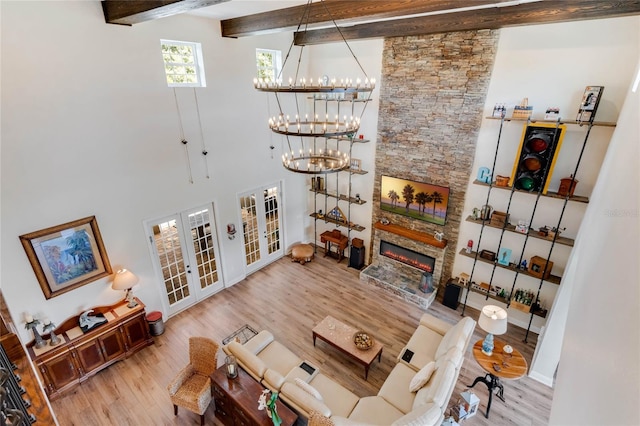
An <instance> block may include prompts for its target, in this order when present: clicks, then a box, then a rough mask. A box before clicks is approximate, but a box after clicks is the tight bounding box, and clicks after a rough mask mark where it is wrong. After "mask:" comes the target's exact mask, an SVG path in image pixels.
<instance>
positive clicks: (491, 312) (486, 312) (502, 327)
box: [478, 305, 507, 335]
mask: <svg viewBox="0 0 640 426" xmlns="http://www.w3.org/2000/svg"><path fill="white" fill-rule="evenodd" d="M478 325H479V326H480V328H482V329H483V330H484V331H486V332H487V333H490V334H494V335H500V334H504V333H506V332H507V311H505V310H504V309H502V308H501V307H500V306H494V305H487V306H484V307H483V308H482V311H481V312H480V318H479V319H478Z"/></svg>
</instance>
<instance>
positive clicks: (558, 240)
mask: <svg viewBox="0 0 640 426" xmlns="http://www.w3.org/2000/svg"><path fill="white" fill-rule="evenodd" d="M466 221H467V222H471V223H476V224H478V225H482V224H483V222H484V226H488V227H490V228H495V229H502V226H498V225H492V224H491V221H490V220H482V219H474V218H473V217H472V216H467V219H466ZM504 230H505V231H509V232H513V233H514V234H518V235H525V234H523V233H522V232H518V231H516V227H515V226H514V225H511V224H508V225H507V226H506V227H505V228H504ZM528 234H529V237H531V238H537V239H539V240H545V241H553V238H549V237H543V236H542V235H539V234H538V232H537V231H535V230H533V229H529V233H528ZM574 243H575V240H573V239H572V238H565V237H558V238H556V244H562V245H565V246H569V247H573V244H574Z"/></svg>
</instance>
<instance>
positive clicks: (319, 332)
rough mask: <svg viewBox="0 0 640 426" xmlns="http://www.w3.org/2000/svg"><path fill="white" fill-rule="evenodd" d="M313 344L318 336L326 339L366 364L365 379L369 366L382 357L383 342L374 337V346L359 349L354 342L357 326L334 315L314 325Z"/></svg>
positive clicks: (330, 343)
mask: <svg viewBox="0 0 640 426" xmlns="http://www.w3.org/2000/svg"><path fill="white" fill-rule="evenodd" d="M312 331H313V346H315V345H316V337H319V338H320V340H324V341H325V342H327V343H328V344H329V345H331V346H333V347H334V348H337V349H339V350H340V351H341V352H343V353H345V354H347V355H348V356H349V357H351V358H353V359H354V360H356V361H357V362H359V363H360V364H362V365H364V379H365V380H367V376H368V375H369V367H370V366H371V364H372V363H373V360H374V359H376V357H378V362H380V359H381V358H382V344H381V343H379V342H378V341H377V340H375V338H374V343H373V346H372V347H371V348H370V349H367V350H362V349H358V348H357V347H356V345H355V343H353V335H354V334H355V333H356V331H359V330H358V329H356V328H353V327H351V326H350V325H347V324H345V323H343V322H341V321H338V320H337V319H335V318H333V317H332V316H327V317H326V318H325V319H323V320H322V321H320V322H319V323H318V325H316V326H315V327H313V330H312Z"/></svg>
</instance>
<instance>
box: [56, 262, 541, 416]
mask: <svg viewBox="0 0 640 426" xmlns="http://www.w3.org/2000/svg"><path fill="white" fill-rule="evenodd" d="M429 312H430V313H431V314H433V315H435V316H437V317H440V318H442V319H444V320H446V321H449V322H452V323H453V322H456V321H458V320H459V319H460V309H458V311H457V312H456V311H454V310H452V309H450V308H447V307H445V306H443V305H442V304H441V303H440V302H438V301H436V302H434V303H433V305H432V306H431V307H430V308H429ZM422 314H423V311H422V310H421V309H420V308H418V307H417V306H414V305H412V304H409V303H407V302H404V301H403V300H400V299H397V298H395V297H394V296H392V295H390V294H388V293H386V292H384V291H383V290H381V289H378V288H376V287H374V286H371V285H368V284H364V283H362V282H360V280H359V271H357V270H355V269H352V268H347V261H342V263H340V264H338V263H336V261H335V260H334V259H331V258H323V257H322V255H321V254H320V255H319V256H316V258H315V260H314V261H312V262H311V263H307V264H305V265H304V266H303V265H300V264H298V263H294V262H291V260H290V259H289V258H288V257H285V258H283V259H280V260H279V261H277V262H275V263H273V264H272V265H269V266H267V267H266V268H264V269H262V270H260V271H258V272H256V273H254V274H252V275H251V276H249V277H248V278H247V279H245V280H244V281H242V282H240V283H238V284H237V285H235V286H233V287H231V288H229V289H225V290H223V291H221V292H219V293H217V294H215V295H213V296H211V297H209V298H208V299H207V300H205V301H203V302H201V303H199V304H198V305H196V306H194V307H192V308H190V309H188V310H186V311H184V312H182V313H180V314H178V315H176V316H174V317H172V318H171V319H169V320H167V321H166V322H165V329H166V331H165V333H164V334H163V335H161V336H158V337H156V343H155V345H152V346H150V347H148V348H146V349H144V350H142V351H140V352H139V353H137V354H135V355H134V356H132V357H130V358H128V359H126V360H124V361H122V362H119V363H117V364H115V365H113V366H111V367H109V368H108V369H106V370H104V371H102V372H100V373H99V374H97V375H96V376H94V377H93V378H91V379H90V380H88V381H86V382H84V383H83V384H82V385H80V386H78V387H77V388H76V389H75V390H73V391H71V392H70V393H68V394H67V395H66V396H64V397H63V398H60V399H58V400H56V401H54V402H53V403H52V406H53V410H54V412H55V414H56V416H57V418H58V421H59V423H60V425H62V426H68V425H82V426H84V425H89V424H91V425H188V424H199V421H200V418H199V416H198V415H196V414H194V413H191V412H188V411H186V410H180V412H179V414H178V416H177V417H176V416H174V415H173V406H172V405H171V402H170V400H169V396H168V393H167V391H166V385H167V384H168V383H169V382H170V381H171V380H172V379H173V377H174V376H175V374H176V373H177V372H178V371H179V370H180V369H181V368H182V367H183V366H184V365H185V364H186V363H187V362H188V338H189V337H190V336H208V337H211V338H213V339H214V340H216V341H219V342H221V341H222V339H223V338H224V337H226V336H227V335H229V334H231V333H232V332H233V331H235V330H236V329H238V328H240V327H241V326H242V325H244V324H249V325H251V326H252V327H253V328H255V329H256V330H262V329H268V330H270V331H272V332H273V334H274V335H275V336H276V338H277V339H278V340H279V341H280V342H282V343H283V344H284V345H285V346H287V347H288V348H290V349H291V350H292V351H293V352H295V353H297V354H298V355H299V356H300V357H301V358H303V359H307V360H309V361H310V362H312V363H313V364H315V365H317V366H319V367H320V370H321V371H322V372H323V373H325V374H327V375H329V376H331V377H333V378H334V379H336V380H337V381H339V382H340V383H341V384H343V385H344V386H346V387H347V388H349V389H351V390H352V391H353V392H354V393H356V394H357V395H360V396H368V395H375V394H376V393H377V392H378V390H379V389H380V387H381V386H382V383H383V382H384V379H385V378H386V377H387V375H388V374H389V372H390V371H391V369H392V368H393V366H394V365H395V363H396V357H397V355H398V353H399V351H400V350H401V349H402V347H403V346H404V344H405V343H406V342H407V341H408V339H409V337H410V336H411V334H412V333H413V331H414V330H415V328H416V326H417V324H418V321H419V319H420V317H421V315H422ZM465 314H466V315H468V316H471V317H473V318H474V319H476V320H477V317H478V311H476V310H474V309H470V308H467V310H466V312H465ZM326 315H332V316H334V317H335V318H337V319H339V320H342V321H344V322H346V323H348V324H351V325H353V326H354V327H358V328H362V329H363V330H366V331H369V332H370V333H371V334H373V335H374V337H375V338H376V339H378V340H379V341H380V342H381V343H382V344H383V345H384V350H383V352H382V361H381V362H380V363H378V362H377V361H376V362H374V364H372V366H371V369H370V370H369V378H368V380H367V381H365V380H364V369H363V367H362V366H361V365H359V364H357V363H355V362H354V361H352V360H350V359H349V358H348V357H346V356H345V355H343V354H341V353H339V352H338V351H337V350H335V349H333V348H332V347H330V346H329V345H326V344H324V343H323V342H320V341H319V342H318V343H317V346H316V347H314V346H313V343H312V339H311V329H312V328H313V327H314V325H316V324H317V323H318V322H319V321H321V320H322V319H323V318H324V317H325V316H326ZM523 337H524V330H522V329H520V328H518V327H516V326H514V325H511V324H510V325H509V327H508V331H507V334H505V335H503V336H501V338H502V339H503V340H506V341H508V342H509V343H510V344H511V345H512V346H513V347H515V348H517V349H518V350H519V351H520V352H522V354H523V355H524V357H525V358H526V359H527V362H528V363H530V362H531V357H532V355H533V351H534V349H535V340H536V337H537V336H536V335H535V334H533V335H531V334H530V336H529V343H527V344H525V343H523V342H522V339H523ZM482 338H484V332H483V331H482V330H481V329H480V328H479V327H476V331H475V333H474V336H473V338H472V344H473V342H475V341H476V340H479V339H482ZM470 349H471V348H468V350H467V353H466V356H465V357H466V359H465V361H464V363H463V365H462V368H461V370H460V377H459V379H458V382H457V384H456V388H455V390H454V392H453V396H452V398H451V401H450V403H449V404H450V405H453V404H454V403H455V401H456V400H457V399H458V397H459V394H460V392H462V391H463V390H465V389H466V386H465V384H470V383H472V382H473V380H474V379H475V378H476V377H477V376H480V375H484V374H483V373H482V370H481V369H480V367H479V366H478V365H477V364H476V362H475V361H474V359H473V356H472V354H471V351H470ZM221 363H223V356H222V355H219V357H218V364H221ZM504 386H505V390H504V396H505V399H506V402H502V401H501V400H499V399H498V398H494V399H493V402H492V407H491V413H490V418H489V419H486V418H485V417H484V415H483V413H484V411H485V410H486V403H487V399H488V393H487V389H486V387H485V386H484V385H483V384H481V383H480V384H478V385H476V387H475V393H476V395H477V396H478V397H479V398H480V401H481V402H480V411H481V412H479V413H478V414H477V415H476V416H475V417H473V418H471V419H469V420H466V421H464V425H466V426H475V425H545V424H547V423H548V418H549V411H550V408H551V399H552V397H553V390H552V389H550V388H548V387H547V386H544V385H542V384H540V383H538V382H536V381H535V380H532V379H529V378H528V377H523V378H521V379H519V380H514V381H505V382H504ZM257 398H258V396H257V395H256V404H257ZM214 417H215V416H214V405H213V404H211V406H210V407H209V409H208V410H207V412H206V419H207V424H218V422H216V421H215V419H214Z"/></svg>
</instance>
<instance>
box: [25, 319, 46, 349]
mask: <svg viewBox="0 0 640 426" xmlns="http://www.w3.org/2000/svg"><path fill="white" fill-rule="evenodd" d="M38 324H40V321H38V320H37V319H35V318H31V321H28V322H27V323H25V325H24V328H26V329H27V330H31V331H33V337H34V339H35V340H36V344H35V345H34V347H35V348H36V349H40V348H42V347H44V346H46V345H47V342H45V341H44V340H43V339H42V336H40V333H38Z"/></svg>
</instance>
